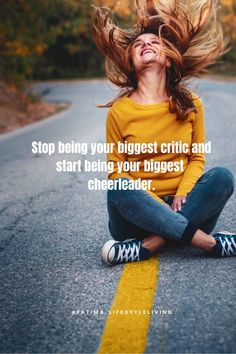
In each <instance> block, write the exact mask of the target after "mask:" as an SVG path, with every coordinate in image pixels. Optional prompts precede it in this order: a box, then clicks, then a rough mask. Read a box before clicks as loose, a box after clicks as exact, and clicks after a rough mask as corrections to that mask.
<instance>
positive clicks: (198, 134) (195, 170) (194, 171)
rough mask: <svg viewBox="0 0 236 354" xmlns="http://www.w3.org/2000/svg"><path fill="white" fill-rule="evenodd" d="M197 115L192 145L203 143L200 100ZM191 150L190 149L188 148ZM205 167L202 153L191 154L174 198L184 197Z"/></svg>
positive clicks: (203, 132)
mask: <svg viewBox="0 0 236 354" xmlns="http://www.w3.org/2000/svg"><path fill="white" fill-rule="evenodd" d="M196 108H197V113H196V115H195V119H194V121H193V123H192V124H193V132H192V144H194V143H197V144H199V143H205V122H204V106H203V103H202V100H201V99H198V101H197V104H196ZM190 148H191V147H190ZM204 166H205V156H204V153H200V152H197V153H193V152H191V154H190V156H189V159H188V164H187V167H186V169H185V171H184V174H183V176H182V178H181V181H180V183H179V186H178V189H177V192H176V194H175V195H176V196H186V195H187V194H188V193H189V192H190V191H191V190H192V188H193V187H194V186H195V184H196V182H197V180H198V179H199V177H200V176H201V175H202V173H203V170H204Z"/></svg>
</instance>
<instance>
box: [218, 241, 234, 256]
mask: <svg viewBox="0 0 236 354" xmlns="http://www.w3.org/2000/svg"><path fill="white" fill-rule="evenodd" d="M219 240H220V242H221V245H222V252H221V255H222V256H224V255H227V256H230V255H231V254H235V253H236V243H235V241H234V238H233V237H224V238H221V237H219Z"/></svg>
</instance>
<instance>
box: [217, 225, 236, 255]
mask: <svg viewBox="0 0 236 354" xmlns="http://www.w3.org/2000/svg"><path fill="white" fill-rule="evenodd" d="M213 237H214V238H215V240H216V245H215V246H214V247H213V248H212V253H213V254H214V255H216V256H221V257H227V256H236V235H235V234H232V233H229V232H225V231H223V232H217V233H216V234H214V235H213Z"/></svg>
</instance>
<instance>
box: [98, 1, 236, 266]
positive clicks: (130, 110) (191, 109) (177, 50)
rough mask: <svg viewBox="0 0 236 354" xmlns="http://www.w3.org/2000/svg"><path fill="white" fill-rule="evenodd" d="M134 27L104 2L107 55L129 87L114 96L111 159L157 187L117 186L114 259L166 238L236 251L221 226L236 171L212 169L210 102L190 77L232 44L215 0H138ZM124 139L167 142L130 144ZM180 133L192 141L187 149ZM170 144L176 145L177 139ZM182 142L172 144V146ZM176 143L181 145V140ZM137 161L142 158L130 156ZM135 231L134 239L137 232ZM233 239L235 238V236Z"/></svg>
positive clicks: (114, 73) (120, 173) (112, 206)
mask: <svg viewBox="0 0 236 354" xmlns="http://www.w3.org/2000/svg"><path fill="white" fill-rule="evenodd" d="M135 4H136V7H137V12H136V14H137V24H136V26H135V27H134V28H133V30H131V29H129V30H123V29H121V28H120V27H118V26H116V24H115V23H114V21H113V20H112V18H111V12H110V11H108V10H109V9H107V8H95V13H94V16H93V33H94V40H95V42H96V44H97V47H98V49H99V50H100V51H101V52H102V54H104V56H105V69H106V74H107V78H108V79H109V80H110V81H112V82H113V83H114V84H116V85H117V86H119V87H121V88H122V90H121V92H120V94H119V95H118V97H116V98H115V99H114V100H113V101H111V102H109V103H108V104H106V105H104V106H102V105H100V106H98V107H110V109H109V111H108V113H107V120H106V140H107V143H109V144H114V149H113V151H112V152H109V153H107V160H108V161H113V162H114V166H115V167H114V170H113V171H112V172H110V173H108V179H109V180H112V181H120V184H121V185H122V183H121V182H122V181H127V180H128V181H137V180H146V181H148V182H150V183H149V186H150V188H148V189H147V190H143V189H141V190H140V189H132V190H126V189H124V188H121V189H120V190H114V189H112V190H108V193H107V208H108V214H109V221H108V227H109V231H110V233H111V236H112V237H113V240H110V241H107V242H106V243H105V245H104V246H103V249H102V260H103V261H104V262H105V263H107V264H109V265H115V264H119V263H124V262H129V261H137V260H144V259H147V258H149V257H150V255H152V254H153V253H154V252H156V251H157V250H158V249H159V248H160V247H161V246H163V245H164V244H166V242H167V240H174V241H178V242H181V243H183V244H191V245H192V246H194V247H198V248H200V249H202V250H204V251H207V252H209V253H211V254H213V255H215V256H232V255H236V235H235V234H231V235H230V236H229V235H227V234H226V233H225V232H224V233H214V234H213V233H212V231H213V229H214V227H215V225H216V222H217V220H218V217H219V215H220V213H221V212H222V210H223V208H224V205H225V203H226V201H227V200H228V199H229V197H230V196H231V194H232V193H233V190H234V178H233V175H232V173H231V172H230V171H229V170H227V169H226V168H222V167H216V168H213V169H211V170H209V171H207V172H206V173H203V171H204V166H205V156H204V153H203V151H201V150H196V151H195V150H193V149H191V147H192V146H195V145H196V146H205V124H204V106H203V102H202V100H201V99H200V98H199V97H196V94H195V93H194V92H191V91H190V90H189V89H188V86H187V79H189V78H192V77H194V76H195V77H197V76H199V75H200V74H201V73H203V72H204V71H205V68H206V67H207V66H208V65H209V64H211V63H213V62H214V61H215V60H216V59H217V58H218V57H219V56H220V55H221V54H223V53H224V52H225V50H226V41H225V40H224V37H223V32H222V28H221V24H220V23H219V22H218V21H217V16H216V15H217V2H216V1H215V0H192V1H179V0H168V1H158V0H156V1H155V0H152V1H150V0H140V1H138V0H136V1H135ZM120 142H126V144H127V145H128V146H130V145H132V144H134V145H135V144H137V143H139V144H154V142H156V143H157V146H159V145H161V146H163V147H166V149H163V150H158V151H155V152H150V151H145V153H139V154H128V153H127V151H126V152H121V151H119V144H120ZM178 143H180V146H182V147H184V149H182V150H181V149H180V150H178ZM169 147H170V149H169ZM172 147H173V150H172ZM175 147H176V150H175ZM131 164H134V165H135V164H136V166H138V168H137V167H136V168H135V169H133V168H132V169H130V168H128V166H131ZM129 239H133V240H129ZM226 245H227V246H226Z"/></svg>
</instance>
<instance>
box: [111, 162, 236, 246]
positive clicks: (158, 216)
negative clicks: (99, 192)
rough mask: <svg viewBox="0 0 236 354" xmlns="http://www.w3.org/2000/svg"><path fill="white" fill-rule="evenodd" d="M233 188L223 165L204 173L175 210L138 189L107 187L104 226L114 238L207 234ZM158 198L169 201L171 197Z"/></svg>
mask: <svg viewBox="0 0 236 354" xmlns="http://www.w3.org/2000/svg"><path fill="white" fill-rule="evenodd" d="M121 178H123V177H121ZM125 179H127V178H125ZM233 191H234V177H233V175H232V173H231V172H230V171H229V170H228V169H226V168H223V167H215V168H212V169H211V170H209V171H208V172H206V173H204V174H203V175H202V176H201V177H200V178H199V179H198V181H197V183H196V184H195V186H194V188H193V189H192V190H191V192H190V193H189V194H188V196H187V198H186V203H185V204H183V205H182V210H181V211H178V212H175V211H173V210H172V209H170V208H168V207H166V206H165V205H164V204H162V203H160V202H158V201H157V200H156V199H155V198H153V197H152V196H151V195H150V194H149V193H148V192H147V191H145V190H142V189H141V190H125V189H119V190H114V189H112V190H108V191H107V208H108V215H109V222H108V228H109V231H110V233H111V236H112V237H113V238H114V239H115V240H117V241H125V240H126V239H130V238H135V239H139V240H142V239H144V238H146V237H148V236H150V235H152V234H156V235H159V236H161V237H163V238H165V239H169V240H173V241H177V242H181V243H183V244H190V243H191V241H192V238H193V236H194V234H195V232H196V231H197V230H198V229H201V230H202V231H204V232H206V233H208V234H209V233H210V232H211V231H212V230H213V229H214V227H215V225H216V222H217V219H218V218H219V216H220V213H221V212H222V210H223V208H224V206H225V204H226V202H227V200H228V199H229V198H230V196H231V195H232V193H233ZM161 198H162V199H163V200H164V201H165V202H166V203H168V204H169V205H171V203H172V200H173V198H174V197H173V196H165V197H161Z"/></svg>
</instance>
